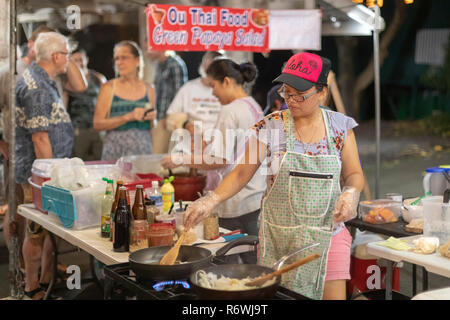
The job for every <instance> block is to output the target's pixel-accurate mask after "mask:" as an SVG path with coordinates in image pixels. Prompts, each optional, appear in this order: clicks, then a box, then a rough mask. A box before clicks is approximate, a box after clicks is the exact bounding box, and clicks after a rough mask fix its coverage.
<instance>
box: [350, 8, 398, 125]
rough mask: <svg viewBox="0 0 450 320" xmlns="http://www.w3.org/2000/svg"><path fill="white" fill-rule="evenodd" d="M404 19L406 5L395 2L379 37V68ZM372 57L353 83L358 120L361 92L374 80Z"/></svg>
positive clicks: (355, 115)
mask: <svg viewBox="0 0 450 320" xmlns="http://www.w3.org/2000/svg"><path fill="white" fill-rule="evenodd" d="M405 17H406V5H405V4H404V3H403V0H396V2H395V13H394V17H393V18H392V22H391V23H390V24H389V26H388V28H387V29H386V31H385V32H384V33H383V35H382V37H380V68H381V66H382V65H383V61H384V59H385V58H386V57H387V56H388V54H389V52H388V47H389V44H390V43H391V42H392V40H393V39H394V37H395V35H396V34H397V32H398V30H399V29H400V27H401V26H402V24H403V21H404V20H405ZM373 64H374V62H373V55H372V58H371V59H370V62H369V64H368V65H367V67H366V69H364V71H363V72H362V73H361V74H360V75H359V76H358V78H357V79H356V82H355V87H354V90H353V97H352V106H353V108H354V110H355V114H354V117H355V118H356V119H357V120H360V107H361V106H360V101H361V94H362V92H363V91H364V90H365V89H366V88H367V87H368V86H369V85H370V84H371V83H372V82H373V79H374V66H373Z"/></svg>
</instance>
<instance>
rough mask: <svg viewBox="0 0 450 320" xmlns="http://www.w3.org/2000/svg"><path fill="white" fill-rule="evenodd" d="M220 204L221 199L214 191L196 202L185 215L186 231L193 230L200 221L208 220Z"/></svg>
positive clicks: (188, 208)
mask: <svg viewBox="0 0 450 320" xmlns="http://www.w3.org/2000/svg"><path fill="white" fill-rule="evenodd" d="M218 204H219V197H218V196H217V194H215V193H214V191H210V192H208V193H207V194H206V196H204V197H201V198H200V199H197V200H195V201H194V202H193V203H192V204H191V205H189V207H187V209H186V212H185V213H184V215H183V225H184V227H185V228H186V229H191V228H193V227H194V226H195V225H197V224H198V223H199V222H200V221H202V220H203V219H205V218H207V217H208V216H209V215H210V214H211V213H212V212H213V210H214V208H215V207H216V206H217V205H218Z"/></svg>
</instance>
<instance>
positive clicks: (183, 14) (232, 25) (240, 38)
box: [146, 4, 269, 52]
mask: <svg viewBox="0 0 450 320" xmlns="http://www.w3.org/2000/svg"><path fill="white" fill-rule="evenodd" d="M146 13H147V29H148V30H147V31H148V45H149V48H150V49H151V50H174V51H217V50H226V51H253V52H267V51H269V48H268V47H269V11H268V10H263V9H236V8H223V7H203V6H199V7H191V6H177V5H160V4H150V5H148V7H147V9H146Z"/></svg>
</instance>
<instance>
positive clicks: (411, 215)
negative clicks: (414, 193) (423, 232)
mask: <svg viewBox="0 0 450 320" xmlns="http://www.w3.org/2000/svg"><path fill="white" fill-rule="evenodd" d="M417 199H419V198H418V197H416V198H411V199H405V200H404V201H403V208H402V218H403V220H405V222H408V223H409V222H411V220H413V219H423V205H422V202H420V203H418V204H417V205H414V206H412V205H411V203H413V202H414V201H416V200H417Z"/></svg>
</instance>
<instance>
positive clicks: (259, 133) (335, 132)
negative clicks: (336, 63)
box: [252, 110, 358, 192]
mask: <svg viewBox="0 0 450 320" xmlns="http://www.w3.org/2000/svg"><path fill="white" fill-rule="evenodd" d="M287 112H288V111H287V110H285V111H278V112H274V113H271V114H269V115H267V116H265V117H264V119H262V120H261V121H259V122H258V123H256V124H255V125H254V126H253V127H252V130H254V136H256V138H257V139H258V140H259V141H261V142H262V143H264V144H265V145H267V158H266V159H267V163H266V168H265V170H267V171H266V173H267V190H266V192H268V190H270V189H271V187H272V185H273V182H274V179H275V176H276V175H277V173H278V169H279V167H280V164H281V160H282V159H283V155H284V154H285V153H286V126H285V122H286V121H287ZM326 114H327V115H328V119H329V123H330V127H331V130H332V132H330V134H331V136H332V143H333V144H334V145H335V146H336V148H337V150H338V151H339V160H340V152H341V151H342V149H343V147H344V143H345V140H346V138H347V133H348V131H349V130H350V129H353V128H355V127H356V126H358V124H357V123H356V121H355V120H354V119H353V118H350V117H348V116H346V115H344V114H342V113H339V112H335V111H330V110H327V111H326ZM294 151H295V152H297V153H304V154H308V155H311V156H317V155H328V154H330V150H329V148H328V141H327V137H326V136H324V137H323V138H322V140H320V141H319V142H318V143H312V144H306V143H302V142H300V141H298V140H295V146H294Z"/></svg>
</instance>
